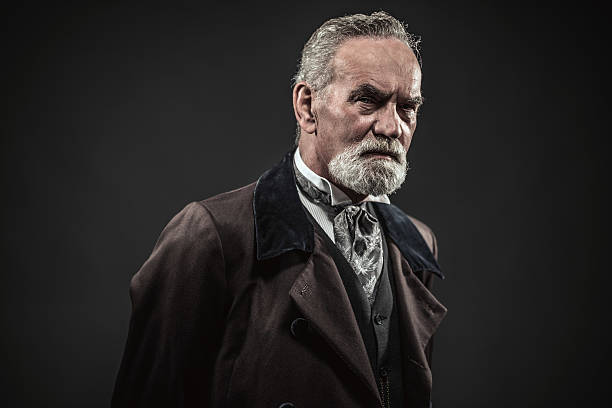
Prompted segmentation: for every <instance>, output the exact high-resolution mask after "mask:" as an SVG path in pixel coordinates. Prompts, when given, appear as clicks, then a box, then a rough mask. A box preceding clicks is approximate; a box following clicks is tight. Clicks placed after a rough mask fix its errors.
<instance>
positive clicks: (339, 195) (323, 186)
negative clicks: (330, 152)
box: [293, 147, 390, 206]
mask: <svg viewBox="0 0 612 408" xmlns="http://www.w3.org/2000/svg"><path fill="white" fill-rule="evenodd" d="M293 160H294V162H295V167H297V169H298V170H299V172H300V173H302V175H303V176H304V177H306V178H307V179H308V181H310V182H311V183H312V184H314V185H315V187H317V188H318V189H319V190H321V191H323V192H326V193H328V194H330V196H331V204H332V205H334V206H335V205H343V204H349V203H351V202H352V201H351V199H350V198H349V196H347V195H346V194H345V193H344V191H342V190H340V189H339V188H338V187H336V186H335V185H334V184H333V183H330V182H329V181H328V180H327V179H326V178H324V177H321V176H319V175H318V174H317V173H315V172H314V171H312V170H310V168H309V167H308V166H307V165H306V163H304V161H303V160H302V156H301V155H300V148H299V147H298V148H297V149H296V150H295V154H294V155H293ZM366 201H373V202H377V203H384V204H390V201H389V197H387V195H386V194H383V195H380V196H373V195H369V196H367V197H366V198H364V199H363V200H362V201H361V203H364V202H366ZM357 204H360V203H357Z"/></svg>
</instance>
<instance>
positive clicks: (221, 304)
mask: <svg viewBox="0 0 612 408" xmlns="http://www.w3.org/2000/svg"><path fill="white" fill-rule="evenodd" d="M292 158H293V152H290V153H288V154H287V155H286V156H285V157H284V159H283V160H282V161H281V162H280V163H279V164H278V165H277V166H276V167H274V168H272V169H271V170H269V171H268V172H266V173H265V174H264V175H263V176H261V178H260V179H259V180H258V181H257V183H254V184H251V185H248V186H245V187H243V188H240V189H238V190H234V191H230V192H228V193H224V194H221V195H218V196H215V197H212V198H210V199H207V200H204V201H201V202H194V203H191V204H189V205H187V206H186V207H185V208H184V209H183V210H182V211H181V212H180V213H178V214H177V215H176V216H175V217H174V218H173V219H172V220H171V221H170V223H169V224H168V225H167V226H166V228H165V229H164V230H163V232H162V233H161V235H160V237H159V239H158V241H157V243H156V245H155V247H154V249H153V252H152V254H151V256H150V257H149V259H148V260H147V261H146V262H145V264H144V265H143V266H142V268H141V269H140V270H139V271H138V273H137V274H136V275H135V276H134V277H133V279H132V281H131V285H130V295H131V299H132V317H131V320H130V328H129V334H128V340H127V344H126V348H125V352H124V356H123V360H122V363H121V367H120V370H119V374H118V376H117V381H116V385H115V391H114V394H113V400H112V406H113V407H162V406H163V407H283V408H290V407H296V408H304V407H380V406H381V398H380V395H379V392H378V388H377V385H376V380H375V378H374V374H373V373H372V368H371V365H370V362H369V359H368V355H367V352H366V349H365V346H364V343H363V341H362V339H361V336H360V332H359V328H358V326H357V322H356V320H355V316H354V314H353V311H352V308H351V303H350V301H349V298H348V296H347V293H346V291H345V289H344V286H343V283H342V281H341V279H340V276H339V274H338V270H337V268H336V265H335V264H334V261H333V260H332V257H331V255H330V254H328V253H327V251H326V250H325V247H324V243H323V238H322V237H321V236H320V235H319V234H318V233H315V231H314V229H313V226H312V225H311V224H310V222H309V220H308V218H307V215H306V214H305V212H304V211H306V210H305V209H304V208H303V206H302V204H301V202H300V200H299V197H298V193H297V189H296V186H295V178H294V177H295V176H294V173H293V167H292ZM374 207H375V210H376V213H377V217H378V218H379V220H380V221H381V225H382V227H383V228H384V231H385V235H386V237H387V246H388V256H389V257H388V262H389V263H390V266H391V269H392V271H393V273H394V279H395V282H396V294H395V296H396V299H397V307H398V313H399V321H400V334H401V348H402V356H401V358H402V360H403V363H402V367H403V378H404V390H405V391H404V392H405V399H406V404H407V406H408V407H423V408H425V407H429V406H430V398H431V389H432V377H431V368H430V365H431V347H432V335H433V334H434V332H435V331H436V329H437V327H438V325H439V323H440V321H441V320H442V319H443V317H444V315H445V314H446V308H445V307H444V306H443V305H442V304H441V303H440V302H439V301H438V300H437V299H436V298H435V297H434V296H433V295H432V293H431V292H430V289H431V284H432V281H433V279H434V278H433V277H434V275H438V276H440V277H443V276H442V273H441V272H440V270H439V267H438V264H437V261H436V255H435V253H436V243H435V238H434V236H433V234H432V232H431V230H430V229H429V228H428V227H427V226H425V225H424V224H423V223H421V222H419V221H417V220H415V219H413V218H411V217H408V216H407V215H405V214H404V213H403V212H402V211H401V210H399V209H398V208H397V207H395V206H393V205H387V204H379V203H376V204H374ZM283 404H284V405H283Z"/></svg>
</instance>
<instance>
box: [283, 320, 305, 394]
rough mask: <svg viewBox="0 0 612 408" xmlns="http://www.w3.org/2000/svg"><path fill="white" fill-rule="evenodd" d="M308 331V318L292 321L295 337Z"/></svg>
mask: <svg viewBox="0 0 612 408" xmlns="http://www.w3.org/2000/svg"><path fill="white" fill-rule="evenodd" d="M307 332H308V320H306V319H304V318H302V317H298V318H297V319H295V320H294V321H292V322H291V334H293V337H296V338H299V337H304V336H305V335H306V333H307ZM287 404H289V403H287ZM292 406H293V405H292Z"/></svg>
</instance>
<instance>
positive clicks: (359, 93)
mask: <svg viewBox="0 0 612 408" xmlns="http://www.w3.org/2000/svg"><path fill="white" fill-rule="evenodd" d="M363 96H367V97H369V98H373V99H376V100H385V99H388V98H389V97H390V95H389V94H386V93H384V92H383V91H381V90H380V89H378V88H376V87H375V86H373V85H370V84H367V83H366V84H361V85H359V86H358V87H357V88H355V89H353V90H352V91H351V93H350V94H349V96H348V100H349V102H355V101H356V100H357V99H359V98H360V97H363Z"/></svg>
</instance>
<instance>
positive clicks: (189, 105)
mask: <svg viewBox="0 0 612 408" xmlns="http://www.w3.org/2000/svg"><path fill="white" fill-rule="evenodd" d="M491 3H493V2H491ZM143 4H147V5H136V4H134V5H129V4H126V3H125V2H110V3H107V4H106V5H99V6H92V5H87V6H85V5H83V4H82V3H78V4H68V3H61V4H55V5H54V6H50V5H47V6H41V5H35V4H33V3H30V2H27V3H24V5H21V6H14V7H13V8H11V9H5V11H4V12H3V17H2V19H3V25H2V30H3V34H2V43H3V46H2V49H1V52H2V55H3V56H4V58H3V59H4V62H3V63H2V64H1V69H2V79H3V81H4V82H5V84H4V87H3V92H2V93H3V94H4V95H3V99H4V109H3V111H2V116H3V120H2V129H3V136H2V150H1V154H2V193H3V194H2V196H3V197H4V198H3V199H2V272H1V278H0V279H1V280H0V290H1V292H0V302H1V304H0V305H1V314H0V317H1V321H0V328H1V329H2V335H1V336H0V339H1V340H0V342H1V352H2V354H1V356H2V360H1V367H2V368H1V370H0V372H1V373H2V374H1V375H2V378H1V387H2V389H1V392H0V403H1V404H2V405H3V406H11V407H12V406H40V407H43V406H44V407H84V406H88V407H103V406H107V405H108V403H109V399H110V395H111V392H112V388H113V383H114V377H115V375H116V372H117V369H118V366H119V362H120V358H121V354H122V350H123V346H124V342H125V338H126V334H127V327H128V319H129V313H130V304H129V298H128V285H129V280H130V278H131V276H132V275H133V274H134V273H135V272H136V271H137V270H138V268H139V267H140V265H141V264H142V263H143V262H144V261H145V259H146V258H147V256H148V255H149V253H150V251H151V249H152V247H153V245H154V243H155V240H156V238H157V236H158V234H159V233H160V231H161V230H162V228H163V227H164V225H165V224H166V223H167V221H168V220H169V219H170V218H171V217H172V216H173V215H174V214H175V213H176V212H178V211H179V210H180V209H181V208H182V207H183V206H184V205H185V204H187V203H188V202H190V201H194V200H199V199H203V198H206V197H209V196H211V195H214V194H217V193H220V192H223V191H226V190H229V189H233V188H237V187H239V186H242V185H244V184H247V183H250V182H253V181H255V180H256V179H257V177H258V176H259V175H260V174H261V173H263V172H264V171H265V170H266V169H267V168H269V167H270V166H272V165H274V164H275V163H276V162H277V161H278V160H279V159H280V158H281V156H282V155H283V153H284V152H285V151H286V150H288V149H289V148H290V145H291V141H292V135H293V131H294V120H293V112H292V108H291V88H290V77H291V76H292V74H293V73H294V71H295V67H296V63H297V60H298V56H299V51H300V49H301V47H302V45H303V43H304V42H305V41H306V39H307V38H308V36H309V35H310V34H311V33H312V31H313V30H314V29H315V28H316V27H317V26H318V25H319V24H320V23H322V22H323V21H324V20H326V19H327V18H330V17H334V16H338V15H342V14H346V13H350V12H357V11H362V12H371V11H374V10H377V9H384V10H387V11H388V12H390V13H392V14H394V15H395V16H397V17H398V18H400V19H402V20H404V21H405V22H407V23H408V24H409V26H410V28H411V30H412V31H414V32H416V33H417V34H420V35H422V37H423V43H422V50H423V51H422V55H423V60H424V66H423V71H424V83H423V93H424V95H425V97H426V104H425V106H424V109H423V111H422V115H421V116H420V122H419V126H418V129H417V132H416V136H415V139H414V142H413V146H412V149H411V152H410V154H409V158H410V160H411V162H412V167H413V170H412V171H411V172H410V174H409V176H408V178H407V183H406V185H405V187H404V188H403V189H402V190H401V192H399V193H398V194H396V195H395V196H393V197H392V200H393V201H394V202H395V203H396V204H398V205H400V206H401V207H402V208H404V210H406V211H407V212H409V213H410V214H413V215H415V216H416V217H418V218H420V219H422V220H424V221H426V222H427V223H428V224H429V225H430V226H431V227H432V228H433V229H434V230H435V231H436V233H437V237H438V241H439V245H440V249H441V251H440V257H441V258H440V263H441V266H442V268H443V270H444V272H445V273H446V275H447V279H446V280H445V281H442V282H438V283H437V285H436V294H437V296H438V298H439V299H440V300H441V301H442V302H443V303H444V304H445V305H446V306H447V307H448V309H449V313H448V315H447V317H446V319H445V320H444V322H443V323H442V325H441V327H440V329H439V332H438V336H437V342H436V348H435V349H436V350H435V355H434V362H435V363H434V370H433V371H434V406H438V407H443V408H446V407H449V408H456V407H586V406H594V404H596V403H599V404H603V405H605V403H604V402H605V398H606V396H607V393H608V388H609V385H608V379H607V373H608V371H609V363H610V353H609V350H608V347H609V344H610V337H609V335H608V331H609V330H608V327H607V326H608V322H609V320H610V319H609V318H608V316H609V312H608V307H609V302H608V299H609V297H610V295H609V292H610V289H609V285H610V283H611V282H610V281H611V279H610V268H609V265H608V262H607V256H606V255H607V251H608V248H609V239H608V233H607V226H608V223H609V217H608V214H607V211H605V210H607V203H608V201H607V199H606V194H605V193H606V191H605V190H606V189H607V186H606V185H605V184H604V182H605V179H607V176H605V173H604V172H605V162H604V160H606V159H607V157H605V156H606V149H605V148H606V143H605V142H606V141H607V138H608V137H609V136H610V130H609V126H608V125H607V121H608V120H609V117H610V114H609V112H608V108H609V103H608V100H609V95H610V94H609V91H608V85H609V84H608V78H607V75H606V74H607V73H606V72H605V71H606V70H607V68H608V66H607V65H605V63H604V58H603V57H604V56H605V54H608V53H609V46H608V44H607V42H606V39H605V38H604V37H603V35H604V33H605V32H606V31H607V28H608V26H609V21H608V18H607V17H606V15H605V14H604V13H603V11H602V10H598V9H593V8H591V7H590V5H589V3H587V2H579V4H578V5H574V6H573V7H571V8H570V7H569V6H561V5H559V4H556V3H551V4H550V5H547V4H544V3H541V2H534V1H532V2H523V3H517V2H512V3H509V2H507V3H500V4H497V5H495V6H489V5H487V2H448V3H447V4H444V3H442V2H437V1H436V2H433V1H429V2H427V1H422V2H415V1H405V2H379V3H373V2H366V1H355V0H352V1H333V2H332V1H326V2H322V3H320V4H315V3H311V2H308V3H300V4H290V3H286V4H285V5H275V6H272V5H264V4H262V3H257V6H255V5H243V4H236V3H231V2H219V3H218V4H208V5H205V2H195V1H194V2H189V3H183V4H185V5H182V6H177V5H169V3H167V4H166V5H162V4H158V3H153V2H146V3H143ZM603 405H598V406H603Z"/></svg>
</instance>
